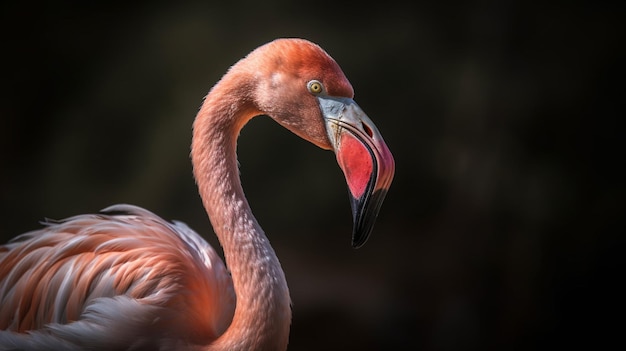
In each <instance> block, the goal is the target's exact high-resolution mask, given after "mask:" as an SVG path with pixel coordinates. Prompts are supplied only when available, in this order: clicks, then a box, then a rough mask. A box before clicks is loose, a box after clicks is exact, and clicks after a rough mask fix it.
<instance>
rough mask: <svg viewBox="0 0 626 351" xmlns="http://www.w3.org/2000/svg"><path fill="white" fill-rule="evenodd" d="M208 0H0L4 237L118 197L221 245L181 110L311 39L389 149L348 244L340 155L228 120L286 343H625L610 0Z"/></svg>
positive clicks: (187, 113) (615, 34)
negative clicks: (270, 251)
mask: <svg viewBox="0 0 626 351" xmlns="http://www.w3.org/2000/svg"><path fill="white" fill-rule="evenodd" d="M215 3H217V2H215ZM220 3H221V4H210V3H209V2H206V3H205V2H199V1H197V2H191V3H188V4H186V5H183V4H182V3H181V4H179V5H168V4H166V3H165V2H158V1H153V2H146V3H145V4H136V5H124V6H123V7H122V6H116V5H113V4H112V3H109V4H108V5H106V6H103V5H96V4H92V5H85V4H81V5H73V4H68V3H64V2H54V4H49V5H40V4H33V3H30V2H20V4H14V3H12V2H5V3H3V5H2V10H1V18H0V20H1V23H2V24H0V26H1V29H2V31H1V32H2V34H1V36H2V37H1V39H2V44H1V45H2V61H1V62H3V63H2V64H1V67H2V94H1V95H2V96H1V100H0V115H1V118H0V165H1V166H0V167H1V172H0V196H1V201H0V213H1V218H0V219H1V220H0V237H1V239H2V241H3V242H4V241H6V240H8V239H9V238H11V237H13V236H15V235H17V234H19V233H22V232H25V231H28V230H31V229H35V228H38V221H39V220H41V219H43V218H44V217H49V218H56V219H59V218H64V217H67V216H71V215H74V214H79V213H86V212H94V211H97V210H99V209H101V208H104V207H106V206H108V205H110V204H114V203H120V202H127V203H132V204H136V205H140V206H143V207H146V208H148V209H150V210H152V211H154V212H156V213H158V214H160V215H161V216H163V217H164V218H166V219H179V220H182V221H185V222H186V223H188V224H189V225H190V226H191V227H192V228H194V229H196V230H197V231H198V232H199V233H201V235H203V236H204V237H206V238H207V240H209V242H211V244H212V245H214V246H215V247H218V243H217V242H216V240H215V237H214V235H213V232H212V230H211V229H210V224H209V222H208V220H207V218H206V216H205V214H204V211H203V209H202V206H201V203H200V200H199V197H198V196H197V192H196V188H195V185H194V181H193V179H192V176H191V165H190V162H189V158H188V154H189V144H190V137H191V123H192V121H193V118H194V115H195V113H196V112H197V109H198V107H199V106H200V103H201V100H202V98H203V97H204V95H205V94H206V92H207V91H208V90H209V88H210V87H211V86H212V85H213V84H214V83H215V82H216V81H217V80H218V79H219V78H220V77H221V75H222V74H223V73H224V72H225V71H226V69H227V68H228V67H229V66H230V65H231V64H233V63H234V62H235V61H236V60H238V59H239V58H241V57H243V56H244V55H245V54H247V53H248V52H249V51H251V50H252V49H253V48H255V47H257V46H259V45H261V44H263V43H265V42H268V41H270V40H272V39H274V38H277V37H292V36H296V37H304V38H307V39H310V40H312V41H314V42H316V43H318V44H320V45H321V46H322V47H323V48H325V49H326V50H327V51H328V52H329V53H330V54H331V55H332V56H333V57H334V58H335V59H336V60H337V61H338V62H339V64H340V65H341V66H342V68H343V70H344V72H345V73H346V75H347V76H348V78H349V79H350V80H351V82H352V85H353V86H354V88H355V91H356V97H355V99H356V101H357V102H358V103H359V104H360V105H361V107H362V108H363V109H364V110H365V111H366V112H367V113H368V115H369V116H370V117H371V118H372V120H374V122H375V123H376V124H377V126H378V128H379V129H380V131H381V132H382V134H383V136H384V138H385V140H386V142H387V144H388V145H389V147H390V149H391V150H392V152H393V154H394V156H395V159H396V165H397V169H396V177H395V180H394V183H393V184H392V187H391V190H390V191H389V193H388V196H387V200H386V202H385V204H384V205H383V208H382V211H381V213H380V216H379V220H378V223H377V225H376V227H375V231H374V233H373V235H372V237H371V239H370V241H369V242H368V243H367V245H365V246H364V247H363V248H362V249H359V250H353V249H352V248H351V247H350V230H351V215H350V207H349V203H348V200H347V192H346V187H345V184H344V180H343V175H342V174H341V171H340V169H339V168H338V167H337V166H336V164H335V160H334V156H333V154H332V153H330V152H323V151H320V150H318V149H317V148H316V147H314V146H311V145H309V144H308V143H306V142H304V141H302V140H300V139H299V138H297V137H295V136H294V135H292V134H291V133H289V132H287V131H286V130H284V129H283V128H281V127H280V126H278V125H276V124H274V123H273V122H272V121H271V120H270V119H269V118H267V117H262V118H258V119H255V120H253V121H252V122H251V123H250V125H249V126H247V127H246V128H245V129H244V130H243V132H242V136H241V138H240V140H239V160H240V162H241V173H242V179H243V185H244V188H245V190H246V194H247V196H248V199H249V200H250V203H251V205H252V208H253V210H254V211H255V214H256V216H257V218H258V219H259V221H260V223H261V224H262V225H263V227H264V229H265V231H266V232H267V233H268V236H269V237H270V239H271V240H272V243H273V245H274V246H275V248H276V251H277V254H278V256H279V257H280V259H281V262H282V265H283V267H284V269H285V272H286V275H287V279H288V282H289V285H290V289H291V295H292V299H293V304H294V318H293V324H292V332H291V339H290V349H292V350H349V349H361V350H382V349H385V350H392V349H398V350H400V349H423V350H502V349H507V350H511V349H519V350H529V349H544V348H545V349H548V348H550V349H554V348H557V349H563V348H565V347H571V346H585V347H593V348H598V347H600V348H603V347H605V346H608V345H609V344H610V343H611V342H613V341H619V342H621V341H622V339H623V338H622V337H619V340H618V336H619V335H621V334H623V327H624V323H623V304H622V302H621V301H622V299H623V293H624V290H623V289H620V285H621V283H622V282H621V281H622V280H623V277H624V275H623V268H624V267H623V264H622V260H621V259H619V257H620V256H621V255H622V250H623V248H624V245H623V244H624V240H623V233H622V231H623V229H624V226H623V222H624V212H623V207H622V206H623V205H622V204H623V202H624V195H625V191H624V179H625V177H624V176H625V174H624V171H623V169H622V168H623V166H624V152H623V149H622V142H623V139H624V129H623V126H624V124H623V118H624V116H623V114H622V111H619V110H620V109H621V106H622V105H623V101H624V68H623V65H624V55H623V54H620V53H619V51H620V50H622V49H623V46H624V41H623V39H624V28H623V26H622V25H621V23H620V22H623V21H624V12H623V10H622V8H621V6H620V5H615V4H614V5H609V3H606V4H605V3H602V2H593V3H591V4H584V3H581V2H563V3H549V2H529V1H509V2H506V1H500V2H498V1H493V2H489V1H470V2H454V1H437V2H425V3H410V2H407V3H395V2H389V1H385V2H378V3H373V4H371V5H368V4H367V3H355V4H354V5H352V6H347V5H342V4H341V3H338V2H330V1H324V2H310V1H309V2H288V1H275V2H270V1H247V2H238V1H220ZM613 3H616V4H617V3H619V2H613Z"/></svg>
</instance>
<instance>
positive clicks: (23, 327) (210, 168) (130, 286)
mask: <svg viewBox="0 0 626 351" xmlns="http://www.w3.org/2000/svg"><path fill="white" fill-rule="evenodd" d="M352 97H353V90H352V86H351V85H350V83H349V82H348V80H347V79H346V77H345V76H344V74H343V72H342V71H341V69H340V68H339V66H338V65H337V63H336V62H335V61H334V60H333V59H332V58H331V57H330V56H329V55H328V54H327V53H326V52H325V51H323V50H322V49H321V48H320V47H319V46H317V45H315V44H313V43H311V42H308V41H306V40H302V39H278V40H275V41H273V42H270V43H268V44H266V45H263V46H261V47H259V48H257V49H256V50H254V51H253V52H251V53H250V54H249V55H248V56H247V57H245V58H243V59H241V60H240V61H239V62H238V63H236V64H235V65H234V66H232V67H231V68H230V70H229V71H228V72H227V73H226V74H225V75H224V77H223V78H222V79H221V80H220V81H219V82H218V83H217V84H216V85H215V86H214V87H213V89H212V90H211V91H210V92H209V94H208V95H207V96H206V98H205V100H204V104H203V105H202V107H201V109H200V111H199V112H198V115H197V117H196V120H195V122H194V126H193V140H192V152H191V159H192V163H193V166H194V176H195V178H196V181H197V185H198V188H199V192H200V195H201V197H202V201H203V204H204V207H205V209H206V211H207V214H208V216H209V218H210V220H211V224H212V225H213V228H214V230H215V233H216V235H217V237H218V239H219V241H220V244H221V245H222V247H223V250H224V257H225V259H226V263H227V266H228V268H229V270H230V274H229V272H228V271H227V270H226V267H225V266H224V263H223V262H222V261H221V260H220V259H219V256H218V254H217V253H216V252H215V250H214V249H213V248H212V247H211V246H209V244H208V243H207V242H206V241H204V240H203V239H202V238H201V237H200V236H199V235H198V234H196V233H195V232H194V231H192V230H191V229H190V228H189V227H187V226H186V225H185V224H183V223H180V222H173V223H170V222H167V221H165V220H163V219H161V218H160V217H158V216H156V215H155V214H153V213H151V212H149V211H147V210H144V209H142V208H139V207H135V206H131V205H115V206H111V207H109V208H106V209H104V210H103V211H102V212H100V213H99V214H90V215H79V216H75V217H71V218H68V219H65V220H62V221H59V222H48V223H46V226H45V228H43V229H40V230H36V231H32V232H28V233H25V234H22V235H20V236H18V237H16V238H15V239H13V240H12V241H10V242H9V243H8V244H6V245H4V246H0V349H2V350H4V349H26V350H32V349H50V350H61V349H63V350H72V349H81V350H82V349H89V350H112V349H115V350H117V349H124V350H126V349H128V350H138V349H167V350H170V349H185V350H187V349H189V350H284V349H286V348H287V342H288V337H289V325H290V322H291V307H290V297H289V291H288V288H287V283H286V280H285V276H284V273H283V270H282V268H281V266H280V263H279V262H278V258H277V257H276V254H275V253H274V250H273V249H272V247H271V246H270V243H269V241H268V239H267V237H266V236H265V234H264V232H263V230H262V229H261V228H260V226H259V224H258V223H257V221H256V219H255V218H254V216H253V215H252V212H251V210H250V207H249V205H248V202H247V201H246V198H245V197H244V194H243V190H242V188H241V183H240V180H239V176H238V170H237V159H236V152H235V151H236V141H237V136H238V135H239V131H240V130H241V128H242V127H243V126H244V125H245V124H246V122H247V121H248V120H250V119H251V118H252V117H255V116H258V115H269V116H271V117H272V118H273V119H274V120H276V121H277V122H278V123H280V124H281V125H283V126H284V127H286V128H287V129H289V130H291V131H292V132H293V133H295V134H297V135H299V136H300V137H302V138H304V139H306V140H308V141H310V142H312V143H313V144H315V145H317V146H319V147H321V148H323V149H332V150H334V151H335V153H336V156H337V161H338V163H339V166H340V167H341V168H342V170H343V172H344V174H345V176H346V180H347V183H348V189H349V193H350V195H351V196H350V197H351V205H352V210H353V211H352V212H353V219H354V229H353V237H352V244H353V246H354V247H359V246H361V245H362V244H363V243H364V242H365V241H366V240H367V238H368V236H369V235H370V232H371V230H372V226H373V223H374V220H375V218H376V216H377V214H378V211H379V209H380V205H381V203H382V201H383V198H384V196H385V194H386V192H387V189H388V188H389V185H390V184H391V180H392V178H393V173H394V160H393V157H392V156H391V153H390V152H389V149H388V148H387V146H386V145H385V142H384V141H383V139H382V137H381V135H380V133H379V132H378V130H377V129H376V127H375V126H374V124H373V123H372V121H371V120H370V119H369V118H368V117H367V116H366V115H365V113H364V112H363V111H362V110H361V109H360V108H359V107H358V105H357V104H356V103H355V102H354V100H352Z"/></svg>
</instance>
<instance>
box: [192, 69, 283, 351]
mask: <svg viewBox="0 0 626 351" xmlns="http://www.w3.org/2000/svg"><path fill="white" fill-rule="evenodd" d="M226 78H227V77H225V78H224V79H223V80H222V81H221V82H220V83H218V85H216V86H215V87H214V88H213V90H212V91H211V92H210V93H209V95H208V96H207V98H206V99H205V102H204V104H203V106H202V108H201V109H200V111H199V113H198V116H197V117H196V120H195V122H194V131H193V141H192V152H191V156H192V163H193V166H194V176H195V178H196V182H197V184H198V188H199V192H200V196H201V198H202V201H203V204H204V207H205V209H206V211H207V214H208V215H209V218H210V220H211V224H212V225H213V229H214V230H215V233H216V235H217V237H218V239H219V241H220V244H221V245H222V247H223V249H224V257H225V259H226V265H227V267H228V269H229V270H230V271H231V274H232V278H233V284H234V289H235V293H236V295H237V306H236V308H235V315H234V317H233V321H232V323H231V325H230V326H229V328H228V329H227V330H226V332H225V333H224V334H223V335H222V336H220V337H219V338H218V339H217V340H216V341H215V342H214V343H212V344H211V346H210V347H209V350H223V349H224V350H226V349H227V350H257V349H259V350H262V349H263V350H264V349H267V350H270V349H271V350H281V349H286V347H287V341H288V336H289V325H290V322H291V308H290V298H289V291H288V289H287V282H286V280H285V275H284V273H283V270H282V268H281V266H280V263H279V261H278V258H277V257H276V254H275V252H274V250H273V249H272V247H271V245H270V243H269V241H268V239H267V237H266V236H265V234H264V233H263V230H262V229H261V227H260V226H259V224H258V222H257V220H256V219H255V218H254V216H253V214H252V211H251V210H250V206H249V204H248V201H247V200H246V198H245V196H244V194H243V189H242V187H241V182H240V179H239V172H238V168H237V155H236V144H237V136H238V135H239V132H240V130H241V128H242V127H243V126H244V125H245V123H246V122H247V121H248V120H250V118H252V117H254V116H256V115H259V114H261V112H260V111H258V109H256V108H255V107H254V105H253V104H252V103H246V102H245V101H249V100H248V99H246V98H245V96H248V95H249V94H247V93H246V89H245V87H243V86H240V88H239V89H237V87H234V88H229V87H232V85H230V84H228V83H229V81H228V80H227V79H226ZM231 81H232V80H231Z"/></svg>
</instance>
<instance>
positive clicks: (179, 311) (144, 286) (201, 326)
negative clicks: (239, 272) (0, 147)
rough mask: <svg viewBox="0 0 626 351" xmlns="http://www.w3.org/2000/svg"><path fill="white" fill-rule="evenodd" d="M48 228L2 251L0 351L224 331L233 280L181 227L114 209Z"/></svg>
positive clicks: (204, 337) (198, 338)
mask: <svg viewBox="0 0 626 351" xmlns="http://www.w3.org/2000/svg"><path fill="white" fill-rule="evenodd" d="M44 224H45V227H44V228H42V229H40V230H36V231H32V232H28V233H25V234H22V235H20V236H18V237H17V238H15V239H13V240H11V241H10V242H9V243H7V244H6V245H4V246H0V349H2V347H4V346H7V345H27V344H28V343H29V342H33V343H35V344H37V343H40V344H41V345H43V346H45V345H53V344H51V342H52V341H56V340H58V344H54V345H61V346H60V347H65V346H67V345H73V344H76V345H79V346H80V345H82V344H81V343H82V342H84V340H95V341H93V342H94V343H95V345H109V346H111V345H113V344H107V342H108V343H110V342H111V341H107V339H111V335H126V334H128V335H134V336H135V338H134V340H135V341H132V340H130V339H133V338H130V339H128V340H125V341H123V342H132V343H135V342H137V341H136V340H139V339H140V338H137V337H138V336H139V337H142V336H143V337H146V338H147V336H151V337H150V338H148V339H150V340H153V339H154V336H155V335H158V336H160V337H161V338H172V339H183V340H189V342H190V343H196V342H197V343H201V342H202V343H206V342H208V341H210V340H211V339H214V338H216V337H217V336H219V335H220V334H221V333H222V332H223V331H224V330H225V329H226V328H227V326H228V325H229V324H230V321H231V320H232V316H233V314H234V306H235V295H234V291H233V288H232V280H231V278H230V275H229V274H228V272H227V270H226V268H225V267H224V264H223V262H222V261H221V259H220V257H219V255H218V254H217V252H215V250H214V249H213V248H212V247H211V246H210V245H209V244H208V243H207V242H206V241H205V240H203V239H202V238H201V237H200V236H199V235H198V234H197V233H195V232H194V231H193V230H191V229H190V228H189V227H188V226H187V225H185V224H184V223H182V222H171V223H170V222H167V221H165V220H163V219H161V218H160V217H158V216H156V215H155V214H153V213H152V212H149V211H147V210H145V209H142V208H140V207H136V206H132V205H115V206H111V207H108V208H106V209H104V210H103V211H102V212H101V213H99V214H89V215H80V216H75V217H71V218H68V219H65V220H62V221H58V222H55V221H46V222H45V223H44ZM130 311H132V314H131V312H130ZM120 326H124V327H123V330H119V329H120V328H122V327H120ZM113 329H115V330H113ZM122 339H124V338H122ZM29 340H30V341H29ZM42 340H44V341H42ZM81 340H82V341H81ZM146 340H147V339H146ZM25 343H26V344H25ZM68 343H69V344H68ZM35 344H33V345H35ZM33 345H31V346H33ZM41 345H40V346H41ZM120 345H122V344H120ZM83 346H84V345H83ZM107 347H108V346H107ZM116 347H117V346H116ZM33 348H35V349H37V348H39V347H35V346H33Z"/></svg>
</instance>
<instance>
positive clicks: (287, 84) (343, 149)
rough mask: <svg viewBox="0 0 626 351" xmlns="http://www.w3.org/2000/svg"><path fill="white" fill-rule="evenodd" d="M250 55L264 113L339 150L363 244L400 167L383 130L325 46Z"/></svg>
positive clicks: (291, 42) (295, 45) (270, 48)
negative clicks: (363, 104)
mask: <svg viewBox="0 0 626 351" xmlns="http://www.w3.org/2000/svg"><path fill="white" fill-rule="evenodd" d="M249 57H250V58H252V59H254V60H251V61H254V62H255V63H256V64H255V65H254V67H250V68H249V70H248V72H249V74H252V75H254V76H255V79H254V81H256V82H258V85H257V86H256V87H255V89H254V98H253V99H254V100H255V101H256V105H257V108H258V110H259V111H260V112H261V113H262V114H266V115H269V116H271V117H272V118H274V119H275V120H276V121H277V122H278V123H280V124H281V125H283V126H284V127H286V128H287V129H289V130H291V131H292V132H294V133H295V134H297V135H299V136H300V137H302V138H304V139H305V140H308V141H310V142H311V143H313V144H315V145H317V146H319V147H321V148H324V149H331V150H334V152H335V154H336V157H337V162H338V163H339V166H340V167H341V169H342V170H343V173H344V175H345V177H346V181H347V183H348V190H349V195H350V203H351V206H352V215H353V220H354V226H353V232H352V246H353V247H355V248H358V247H360V246H362V245H363V244H364V243H365V241H366V240H367V239H368V237H369V235H370V233H371V232H372V228H373V225H374V222H375V220H376V217H377V216H378V212H379V210H380V207H381V204H382V202H383V199H384V198H385V195H386V193H387V190H388V189H389V186H390V185H391V181H392V179H393V175H394V169H395V164H394V159H393V156H392V155H391V152H390V151H389V148H388V147H387V145H386V144H385V142H384V140H383V138H382V136H381V134H380V132H379V131H378V129H377V128H376V126H375V125H374V123H373V122H372V121H371V120H370V119H369V118H368V117H367V115H366V114H365V112H363V110H362V109H361V108H360V107H359V106H358V105H357V103H356V102H355V101H354V100H353V96H354V91H353V89H352V86H351V84H350V82H349V81H348V79H347V78H346V76H345V75H344V73H343V71H342V70H341V68H340V67H339V65H338V64H337V63H336V62H335V60H333V59H332V58H331V57H330V55H328V54H327V53H326V52H325V51H324V50H323V49H321V48H320V47H319V46H317V45H315V44H313V43H311V42H309V41H306V40H302V39H278V40H275V41H273V42H270V43H269V44H266V45H264V46H261V47H260V48H258V49H257V50H255V51H253V52H252V53H251V54H250V55H249ZM259 67H260V68H261V69H259Z"/></svg>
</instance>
